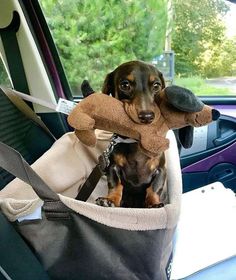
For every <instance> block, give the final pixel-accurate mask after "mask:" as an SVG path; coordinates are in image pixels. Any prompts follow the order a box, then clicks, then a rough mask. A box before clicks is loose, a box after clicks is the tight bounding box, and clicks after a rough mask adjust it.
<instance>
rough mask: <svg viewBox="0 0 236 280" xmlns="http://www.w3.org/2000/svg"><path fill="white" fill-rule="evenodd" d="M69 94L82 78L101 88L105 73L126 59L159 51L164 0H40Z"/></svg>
mask: <svg viewBox="0 0 236 280" xmlns="http://www.w3.org/2000/svg"><path fill="white" fill-rule="evenodd" d="M41 5H42V7H43V10H44V12H45V15H46V18H47V20H48V23H49V26H50V29H51V31H52V34H53V36H54V39H55V42H56V45H57V48H58V51H59V54H60V56H61V59H62V62H63V65H64V68H65V72H66V74H67V76H68V79H69V82H70V85H71V87H72V90H73V91H74V93H75V94H76V93H77V94H78V92H79V87H80V84H81V82H82V81H83V79H85V78H86V79H88V80H89V81H90V82H91V84H92V86H93V88H94V89H96V90H100V89H101V85H102V81H103V80H104V78H105V75H106V74H107V73H108V72H110V71H111V70H113V69H114V68H115V67H116V66H117V65H119V64H120V63H122V62H125V61H127V60H132V59H140V60H145V61H150V60H151V59H152V58H153V57H154V56H156V55H158V54H160V53H162V51H163V48H164V41H165V31H166V24H167V4H166V0H148V1H144V0H143V1H136V0H93V1H89V0H86V1H82V0H64V1H63V0H41Z"/></svg>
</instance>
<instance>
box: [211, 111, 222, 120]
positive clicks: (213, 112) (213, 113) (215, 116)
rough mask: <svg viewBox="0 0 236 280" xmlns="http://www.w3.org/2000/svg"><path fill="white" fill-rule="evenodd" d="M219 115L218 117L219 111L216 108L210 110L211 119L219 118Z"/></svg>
mask: <svg viewBox="0 0 236 280" xmlns="http://www.w3.org/2000/svg"><path fill="white" fill-rule="evenodd" d="M219 117H220V112H219V111H218V110H216V109H213V110H212V120H213V121H216V120H218V119H219Z"/></svg>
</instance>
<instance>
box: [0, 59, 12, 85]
mask: <svg viewBox="0 0 236 280" xmlns="http://www.w3.org/2000/svg"><path fill="white" fill-rule="evenodd" d="M0 84H1V85H4V86H6V87H11V82H10V79H9V77H8V74H7V71H6V68H5V66H4V64H3V61H2V57H1V54H0Z"/></svg>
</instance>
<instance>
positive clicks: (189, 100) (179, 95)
mask: <svg viewBox="0 0 236 280" xmlns="http://www.w3.org/2000/svg"><path fill="white" fill-rule="evenodd" d="M165 94H166V97H167V99H168V102H169V103H170V104H171V105H173V106H174V107H175V108H177V109H179V110H181V111H184V112H191V113H195V112H200V111H201V110H202V109H203V106H204V103H203V102H202V101H201V100H200V99H199V98H198V97H197V96H196V95H195V94H194V93H192V92H191V91H190V90H188V89H186V88H183V87H179V86H169V87H166V88H165Z"/></svg>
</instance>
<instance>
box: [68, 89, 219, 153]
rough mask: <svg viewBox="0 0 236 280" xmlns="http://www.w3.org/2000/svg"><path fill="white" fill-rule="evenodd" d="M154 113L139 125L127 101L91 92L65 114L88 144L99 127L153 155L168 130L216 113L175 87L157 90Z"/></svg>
mask: <svg viewBox="0 0 236 280" xmlns="http://www.w3.org/2000/svg"><path fill="white" fill-rule="evenodd" d="M154 113H155V119H154V120H153V122H152V123H150V124H142V123H140V121H139V118H138V115H137V112H136V110H135V107H133V106H132V105H130V104H129V103H128V102H124V103H123V102H121V101H119V100H117V99H115V98H113V97H111V96H108V95H105V94H101V93H93V94H91V95H89V96H87V97H86V98H84V99H83V100H82V101H81V102H80V103H78V105H77V106H76V107H75V108H74V109H73V111H72V112H71V113H70V115H69V116H68V123H69V124H70V125H71V126H72V127H73V128H75V134H76V136H77V137H78V138H79V139H80V141H81V142H82V143H84V144H86V145H88V146H95V145H96V136H95V133H94V129H102V130H106V131H111V132H113V133H117V134H119V135H122V136H125V137H129V138H132V139H136V140H138V141H139V142H140V146H141V148H142V149H143V150H144V152H146V153H147V154H152V155H157V154H160V153H162V152H163V151H165V150H166V149H168V147H169V141H168V139H166V138H165V137H166V133H167V131H168V130H169V129H174V128H182V127H186V126H193V127H199V126H203V125H206V124H208V123H210V122H211V121H213V120H217V119H218V118H219V116H220V113H219V112H218V111H217V110H215V109H213V108H211V107H209V106H207V105H204V103H202V102H201V101H200V100H199V99H198V98H197V97H196V96H195V95H194V94H193V93H192V92H191V91H189V90H187V89H185V88H182V87H178V86H169V87H166V88H165V89H164V90H162V91H161V93H160V94H159V95H158V96H157V97H156V104H155V105H154Z"/></svg>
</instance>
